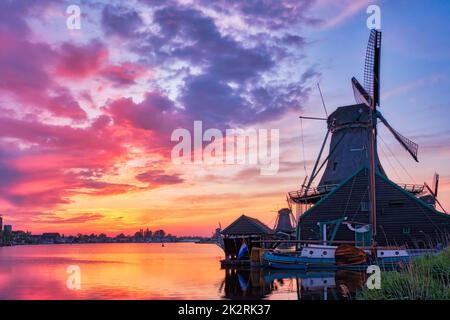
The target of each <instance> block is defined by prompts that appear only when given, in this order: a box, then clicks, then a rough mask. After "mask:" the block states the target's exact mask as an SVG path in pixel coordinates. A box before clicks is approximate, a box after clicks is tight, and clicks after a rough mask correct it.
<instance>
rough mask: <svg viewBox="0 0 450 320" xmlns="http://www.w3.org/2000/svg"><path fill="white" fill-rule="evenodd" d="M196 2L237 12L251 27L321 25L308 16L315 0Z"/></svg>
mask: <svg viewBox="0 0 450 320" xmlns="http://www.w3.org/2000/svg"><path fill="white" fill-rule="evenodd" d="M196 2H197V3H199V4H201V5H202V6H206V7H211V8H213V9H215V10H216V11H219V12H223V13H230V12H232V11H236V12H238V13H239V14H240V15H241V16H242V17H243V18H244V19H245V21H246V22H247V23H248V24H249V25H259V26H263V27H266V28H270V29H280V28H284V27H292V26H298V25H299V24H308V25H314V24H317V23H319V20H318V19H316V18H313V17H310V16H308V15H307V13H308V10H309V9H310V8H311V7H312V6H313V5H314V2H315V0H273V1H270V0H269V1H268V0H246V1H241V0H216V1H209V0H197V1H196Z"/></svg>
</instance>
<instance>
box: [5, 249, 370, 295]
mask: <svg viewBox="0 0 450 320" xmlns="http://www.w3.org/2000/svg"><path fill="white" fill-rule="evenodd" d="M221 258H222V251H221V249H220V248H218V247H217V246H216V245H213V244H193V243H168V244H165V246H164V247H162V246H161V244H80V245H39V246H17V247H3V248H0V299H258V298H261V299H291V300H293V299H340V298H342V294H343V292H342V290H341V289H342V285H343V284H344V285H345V290H344V291H345V292H347V295H348V292H350V293H351V294H354V292H355V291H356V290H357V289H358V288H359V286H360V285H361V281H363V279H362V277H363V275H361V274H359V273H354V272H353V273H352V272H350V273H349V272H346V273H341V274H336V273H330V272H328V273H326V272H325V273H309V274H300V273H295V272H278V271H274V270H261V269H257V270H244V269H239V270H236V269H227V270H225V269H220V259H221ZM69 265H78V266H79V267H80V270H81V289H80V290H69V289H68V288H67V286H66V281H67V277H68V274H67V273H66V270H67V267H68V266H69ZM345 292H344V294H345Z"/></svg>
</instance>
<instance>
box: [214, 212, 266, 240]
mask: <svg viewBox="0 0 450 320" xmlns="http://www.w3.org/2000/svg"><path fill="white" fill-rule="evenodd" d="M221 233H222V234H227V235H249V234H271V233H273V231H272V229H270V228H269V227H268V226H266V225H265V224H264V223H262V222H261V221H259V220H258V219H255V218H251V217H248V216H246V215H242V216H240V217H239V218H237V219H236V220H235V221H234V222H233V223H231V224H230V225H229V226H228V227H226V228H225V229H223V230H222V232H221Z"/></svg>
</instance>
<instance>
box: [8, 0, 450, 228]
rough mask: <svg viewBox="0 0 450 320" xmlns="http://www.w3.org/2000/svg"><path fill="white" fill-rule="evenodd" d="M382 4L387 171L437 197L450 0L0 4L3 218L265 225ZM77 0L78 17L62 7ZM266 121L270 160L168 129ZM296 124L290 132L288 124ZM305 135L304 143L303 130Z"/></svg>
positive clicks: (296, 176) (448, 177)
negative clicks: (219, 149) (272, 170)
mask: <svg viewBox="0 0 450 320" xmlns="http://www.w3.org/2000/svg"><path fill="white" fill-rule="evenodd" d="M370 4H376V5H378V6H379V7H380V9H381V30H382V32H383V38H382V58H381V109H380V110H381V112H382V113H383V115H384V116H385V118H387V119H388V120H389V122H390V123H391V124H392V125H393V126H394V128H395V129H396V130H397V131H399V132H401V133H402V134H403V135H405V136H407V137H409V138H411V139H412V140H414V141H416V142H417V143H418V144H419V146H420V147H419V160H420V162H419V163H416V162H415V161H414V160H413V159H411V157H410V156H409V155H408V154H407V153H406V152H405V151H404V150H403V149H402V148H401V147H400V146H399V144H398V143H397V142H396V141H395V140H394V139H393V138H392V136H391V135H390V133H389V132H388V131H387V130H386V129H384V128H382V127H380V134H379V136H380V142H379V155H380V158H381V162H382V164H383V166H384V168H385V170H386V172H387V174H388V176H389V177H390V178H391V179H392V180H394V181H395V182H399V183H423V182H424V181H426V182H428V183H431V181H432V177H433V174H434V173H435V172H438V173H439V174H440V178H441V179H440V188H439V194H438V198H439V199H440V201H441V203H442V204H443V205H444V207H445V208H447V209H450V166H449V164H448V160H449V158H450V157H449V156H450V124H449V116H448V110H449V107H450V96H449V95H448V92H449V88H450V79H449V74H450V38H449V37H448V32H449V31H450V22H449V20H448V14H449V13H450V3H449V2H448V1H438V0H433V1H424V0H423V1H406V0H405V1H402V0H394V1H366V0H356V1H350V0H344V1H332V0H296V1H291V0H279V1H275V0H274V1H269V0H249V1H240V0H228V1H225V0H217V1H209V0H178V1H177V0H167V1H162V0H130V1H101V0H92V1H75V0H70V1H56V0H41V1H31V0H14V1H10V0H3V1H1V2H0V70H1V72H0V111H1V112H0V214H2V215H3V219H4V223H7V224H12V225H13V228H14V229H15V230H19V229H20V230H28V231H31V232H33V233H41V232H60V233H64V234H77V233H100V232H105V233H107V234H109V235H115V234H117V233H119V232H124V233H130V234H131V233H134V232H135V231H137V230H139V229H141V228H147V227H148V228H150V229H152V230H155V229H159V228H163V229H165V230H166V232H169V233H172V234H176V235H204V236H208V235H210V234H211V233H212V232H213V230H214V229H215V228H216V227H217V226H218V225H219V224H221V225H222V226H225V225H227V224H229V223H230V222H232V221H233V220H234V219H236V218H237V217H238V216H240V215H241V214H246V215H250V216H253V217H256V218H258V219H260V220H261V221H263V222H265V223H266V224H268V225H269V226H273V224H274V222H275V219H276V212H277V210H279V209H281V208H283V207H285V206H286V201H285V199H286V193H287V192H288V191H292V190H296V189H298V188H299V187H300V185H301V183H302V181H303V179H304V177H305V174H308V173H310V172H311V170H312V165H313V162H314V160H315V158H316V156H317V153H318V151H319V148H320V144H321V142H322V139H323V136H324V134H325V130H326V125H325V123H322V122H317V121H304V122H303V124H302V127H303V130H301V129H302V128H301V126H300V121H299V119H298V116H299V115H306V116H317V117H324V110H323V107H322V103H321V100H320V95H319V92H318V90H317V86H316V84H317V83H318V82H320V86H321V89H322V92H323V96H324V101H325V104H326V107H327V111H328V112H329V113H330V112H332V111H333V110H334V109H336V108H337V107H339V106H342V105H349V104H352V103H354V99H353V93H352V88H351V83H350V79H351V77H352V76H356V77H357V78H358V79H362V78H363V67H364V55H365V49H366V46H367V39H368V36H369V32H370V31H369V30H368V28H367V26H366V20H367V18H368V14H367V13H366V8H367V7H368V6H369V5H370ZM70 5H78V6H79V8H80V9H81V16H80V23H81V25H80V26H81V27H80V29H70V28H68V26H67V19H68V18H69V14H67V13H66V9H67V7H68V6H70ZM194 121H202V123H203V128H204V130H206V129H207V128H216V129H218V130H220V131H221V132H225V130H226V129H228V128H244V129H245V128H255V129H278V130H279V137H280V143H279V144H280V163H279V171H278V173H277V174H274V175H268V176H264V175H261V174H260V170H259V168H258V166H255V165H207V164H175V163H173V161H172V159H171V151H172V149H173V147H174V145H175V144H176V142H174V141H171V135H172V133H173V131H174V130H175V129H177V128H185V129H188V130H189V131H191V132H192V130H193V125H194ZM302 131H303V135H301V132H302ZM302 136H303V146H304V152H303V147H302V139H301V137H302Z"/></svg>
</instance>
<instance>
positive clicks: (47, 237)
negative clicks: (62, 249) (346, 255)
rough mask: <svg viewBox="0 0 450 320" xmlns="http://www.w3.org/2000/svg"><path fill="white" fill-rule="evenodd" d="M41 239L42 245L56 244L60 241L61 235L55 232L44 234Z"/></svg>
mask: <svg viewBox="0 0 450 320" xmlns="http://www.w3.org/2000/svg"><path fill="white" fill-rule="evenodd" d="M41 239H42V242H44V243H56V242H58V241H59V240H60V239H61V235H60V234H59V233H57V232H45V233H43V234H42V237H41Z"/></svg>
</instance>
